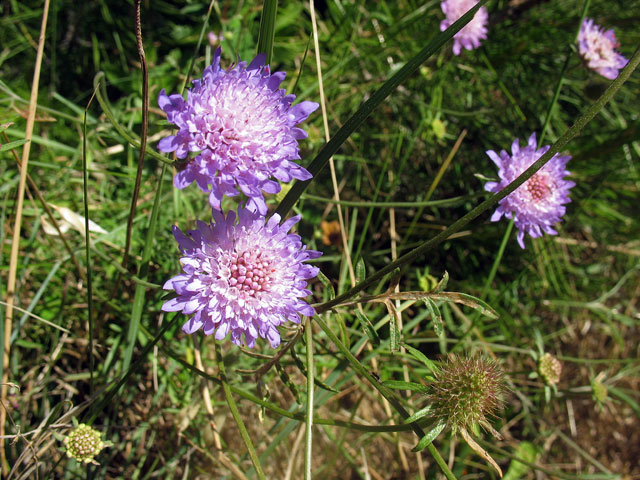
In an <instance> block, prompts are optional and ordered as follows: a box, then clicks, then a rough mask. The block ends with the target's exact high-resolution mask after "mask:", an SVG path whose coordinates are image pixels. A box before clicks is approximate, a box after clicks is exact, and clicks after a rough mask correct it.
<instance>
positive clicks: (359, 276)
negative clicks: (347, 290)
mask: <svg viewBox="0 0 640 480" xmlns="http://www.w3.org/2000/svg"><path fill="white" fill-rule="evenodd" d="M366 277H367V269H366V267H365V264H364V259H363V258H362V257H360V259H359V260H358V262H357V263H356V283H360V282H361V281H362V280H364V279H365V278H366Z"/></svg>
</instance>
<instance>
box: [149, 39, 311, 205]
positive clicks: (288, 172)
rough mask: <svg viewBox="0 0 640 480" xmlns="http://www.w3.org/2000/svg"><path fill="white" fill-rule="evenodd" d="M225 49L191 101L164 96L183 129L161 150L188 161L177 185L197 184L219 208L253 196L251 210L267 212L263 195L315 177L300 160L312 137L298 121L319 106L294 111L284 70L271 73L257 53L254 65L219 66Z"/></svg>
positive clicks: (174, 120) (163, 105) (307, 104)
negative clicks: (301, 145) (227, 200)
mask: <svg viewBox="0 0 640 480" xmlns="http://www.w3.org/2000/svg"><path fill="white" fill-rule="evenodd" d="M220 53H221V50H220V49H218V50H216V53H215V55H214V56H213V63H212V64H211V66H209V67H207V68H206V69H205V71H204V73H203V76H202V78H201V79H199V80H194V81H193V88H191V89H190V90H189V91H188V93H187V100H186V101H185V100H184V98H183V97H182V96H181V95H178V94H173V95H167V94H166V93H165V91H164V89H163V90H162V91H161V92H160V96H159V98H158V104H159V105H160V108H162V110H164V112H165V113H166V114H167V119H168V120H169V122H171V123H173V124H174V125H176V126H177V127H178V128H179V130H178V132H177V133H176V135H171V136H169V137H166V138H164V139H162V140H161V141H160V142H159V143H158V148H159V149H160V150H161V151H163V152H174V151H175V152H176V156H177V157H178V158H180V159H183V158H186V157H187V156H188V155H189V153H191V155H192V156H193V158H189V160H188V161H187V163H186V166H185V167H184V168H183V169H182V170H181V171H179V172H178V173H177V174H176V176H175V178H174V184H175V186H176V187H177V188H180V189H182V188H184V187H186V186H187V185H189V184H191V183H192V182H194V181H195V182H196V183H197V184H198V186H199V187H200V189H202V191H204V192H208V193H209V203H210V204H211V206H212V207H213V208H214V209H216V210H220V202H221V200H222V197H223V196H224V195H227V196H229V197H231V196H235V195H238V193H239V192H238V189H239V190H240V191H241V192H242V193H244V194H245V195H246V196H247V197H248V198H249V200H248V203H247V205H248V206H249V207H250V208H252V209H257V210H258V211H260V213H262V214H263V215H265V214H266V213H267V206H266V204H265V201H264V197H263V193H262V192H267V193H278V192H279V191H280V184H279V183H278V182H275V181H273V180H271V178H275V179H276V180H280V181H281V182H290V181H291V179H292V178H296V179H298V180H308V179H310V178H311V174H310V173H309V172H308V171H307V170H305V169H304V168H302V167H301V166H300V165H297V164H296V163H295V160H298V159H299V158H300V155H299V154H298V140H300V139H303V138H306V136H307V134H306V132H305V131H304V130H302V129H301V128H298V127H296V125H297V124H299V123H300V122H302V121H304V120H306V118H307V117H308V116H309V114H310V113H311V112H313V111H314V110H315V109H316V108H318V104H317V103H314V102H308V101H306V102H300V103H298V104H297V105H294V106H291V103H292V102H293V100H294V99H295V98H296V96H295V95H285V91H284V89H279V88H278V87H279V86H280V83H282V81H283V80H284V77H285V75H286V74H285V73H284V72H276V73H273V74H271V73H270V72H269V66H268V65H264V61H265V58H266V57H265V55H258V56H257V57H256V58H254V59H253V61H252V62H251V63H250V64H249V65H247V63H246V62H240V63H238V65H236V66H235V67H234V68H231V69H229V70H222V69H221V68H220Z"/></svg>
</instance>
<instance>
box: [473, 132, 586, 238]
mask: <svg viewBox="0 0 640 480" xmlns="http://www.w3.org/2000/svg"><path fill="white" fill-rule="evenodd" d="M536 145H537V144H536V134H535V133H533V134H531V136H530V137H529V142H528V144H527V145H526V146H525V147H524V148H521V147H520V143H519V140H518V139H517V138H516V139H515V140H514V141H513V144H512V145H511V152H512V154H511V155H509V154H508V153H507V152H505V151H504V150H502V151H500V155H498V154H497V153H496V152H494V151H493V150H488V151H487V155H489V158H490V159H491V160H493V163H495V164H496V165H497V166H498V176H499V177H500V181H499V182H487V183H485V185H484V189H485V190H487V191H489V192H492V193H497V192H499V191H501V190H502V189H503V188H504V187H506V186H507V185H508V184H510V183H511V182H512V181H513V180H515V179H516V178H517V177H518V176H519V175H520V174H521V173H522V172H524V171H525V170H526V169H527V168H529V167H530V166H531V165H532V164H533V163H534V162H535V161H536V160H538V159H539V158H540V157H541V156H542V155H544V154H545V153H546V152H547V151H548V150H549V148H551V145H545V146H543V147H541V148H537V146H536ZM569 160H571V157H570V156H560V155H558V154H556V155H554V156H553V157H552V158H551V160H549V161H548V162H547V163H546V164H545V166H544V167H542V168H541V169H540V170H538V171H537V172H536V173H535V175H533V176H532V177H531V178H530V179H529V180H527V181H526V182H525V183H523V184H522V185H520V186H519V187H518V188H517V189H516V190H515V191H514V192H512V193H511V194H510V195H508V196H507V197H505V198H503V199H502V200H500V203H499V204H498V208H497V209H496V211H495V212H494V214H493V215H492V216H491V221H492V222H497V221H498V220H500V218H502V216H503V215H504V216H505V217H506V218H512V217H514V223H515V226H516V228H517V229H518V243H519V244H520V247H522V248H524V234H525V233H528V234H529V235H531V237H532V238H537V237H541V236H542V233H543V232H544V233H548V234H549V235H557V233H558V232H556V231H555V230H554V229H553V225H555V224H556V223H557V222H559V221H560V220H562V216H563V215H564V212H565V211H566V208H565V207H564V205H565V204H567V203H569V202H571V199H570V198H569V190H570V189H571V188H572V187H574V186H575V183H574V182H571V181H569V180H564V177H565V176H566V175H569V172H568V171H567V170H566V166H567V162H568V161H569Z"/></svg>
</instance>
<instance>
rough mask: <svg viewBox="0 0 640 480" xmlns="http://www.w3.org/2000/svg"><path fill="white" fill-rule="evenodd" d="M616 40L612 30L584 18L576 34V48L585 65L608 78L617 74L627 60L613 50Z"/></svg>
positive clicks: (612, 77) (611, 78)
mask: <svg viewBox="0 0 640 480" xmlns="http://www.w3.org/2000/svg"><path fill="white" fill-rule="evenodd" d="M618 46H619V44H618V41H617V40H616V35H615V34H614V33H613V30H606V31H605V30H604V29H603V28H601V27H600V26H599V25H596V24H595V23H593V20H592V19H590V18H585V19H584V21H583V22H582V26H581V27H580V33H579V34H578V49H579V51H580V56H581V57H582V59H583V60H584V61H585V62H586V64H587V67H589V68H591V69H592V70H595V71H596V72H598V73H599V74H600V75H602V76H603V77H605V78H608V79H610V80H613V79H615V78H616V77H617V76H618V70H620V69H621V68H624V66H625V65H626V64H627V62H628V61H629V60H627V59H626V58H624V57H623V56H622V55H620V54H619V53H618V52H616V51H615V49H616V47H618Z"/></svg>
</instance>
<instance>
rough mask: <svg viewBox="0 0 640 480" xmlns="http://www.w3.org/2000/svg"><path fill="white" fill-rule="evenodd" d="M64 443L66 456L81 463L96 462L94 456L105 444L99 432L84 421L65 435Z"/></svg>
mask: <svg viewBox="0 0 640 480" xmlns="http://www.w3.org/2000/svg"><path fill="white" fill-rule="evenodd" d="M64 443H65V445H66V447H67V456H68V457H70V458H74V459H75V460H77V461H78V462H82V463H97V462H96V461H95V460H94V457H95V456H96V455H98V454H99V453H100V451H101V450H102V449H103V448H104V447H105V446H106V444H105V443H104V442H103V441H102V438H101V435H100V432H99V431H97V430H95V429H94V428H92V427H90V426H89V425H85V424H84V423H81V424H80V425H78V426H77V427H76V428H75V429H74V430H72V431H71V433H69V434H68V435H67V436H66V437H65V439H64Z"/></svg>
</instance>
